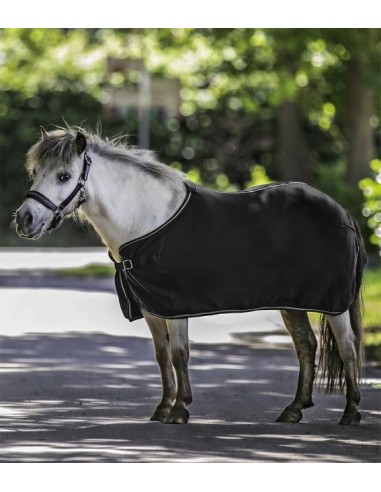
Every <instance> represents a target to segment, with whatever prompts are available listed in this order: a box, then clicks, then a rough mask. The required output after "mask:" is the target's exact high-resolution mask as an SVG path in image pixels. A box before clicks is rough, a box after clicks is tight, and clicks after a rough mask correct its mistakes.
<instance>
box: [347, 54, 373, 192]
mask: <svg viewBox="0 0 381 492" xmlns="http://www.w3.org/2000/svg"><path fill="white" fill-rule="evenodd" d="M348 94H349V101H348V105H349V108H348V117H349V121H348V156H347V183H348V184H349V185H351V186H353V187H356V188H357V185H358V182H359V181H360V179H362V178H364V177H365V176H369V174H370V170H369V162H370V160H371V159H372V157H373V150H374V149H373V129H372V127H371V125H370V118H371V117H372V115H373V110H374V100H373V92H372V90H371V89H370V88H369V87H367V86H366V85H365V82H364V70H363V66H362V64H361V63H360V62H359V61H357V60H351V62H350V63H349V74H348Z"/></svg>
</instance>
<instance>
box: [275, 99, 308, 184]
mask: <svg viewBox="0 0 381 492" xmlns="http://www.w3.org/2000/svg"><path fill="white" fill-rule="evenodd" d="M277 119H278V159H279V164H280V172H281V179H282V180H284V181H303V182H305V183H310V182H311V169H310V166H309V163H308V147H307V142H306V137H305V134H304V130H303V123H302V118H301V115H300V112H299V109H298V106H297V104H296V103H295V102H291V101H285V102H284V103H283V104H282V105H281V106H280V107H279V108H278V114H277Z"/></svg>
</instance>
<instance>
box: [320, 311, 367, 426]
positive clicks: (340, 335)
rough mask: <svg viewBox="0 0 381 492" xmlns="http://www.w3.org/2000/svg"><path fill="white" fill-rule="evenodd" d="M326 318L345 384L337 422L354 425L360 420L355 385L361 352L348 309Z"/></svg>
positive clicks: (356, 387) (358, 397) (358, 394)
mask: <svg viewBox="0 0 381 492" xmlns="http://www.w3.org/2000/svg"><path fill="white" fill-rule="evenodd" d="M327 320H328V323H329V327H330V328H331V330H332V333H333V336H334V338H335V340H336V343H337V348H338V351H339V354H340V358H341V361H342V363H343V369H344V377H345V384H346V399H347V405H346V407H345V411H344V414H343V416H342V417H341V420H340V422H339V424H341V425H356V424H359V423H360V420H361V414H360V412H359V403H360V391H359V389H358V385H357V379H358V377H359V374H358V372H359V369H358V367H359V365H360V363H359V361H358V358H360V357H361V354H360V353H358V352H359V351H358V350H356V336H355V334H354V332H353V329H352V325H351V319H350V315H349V311H345V313H343V314H340V315H339V316H328V315H327Z"/></svg>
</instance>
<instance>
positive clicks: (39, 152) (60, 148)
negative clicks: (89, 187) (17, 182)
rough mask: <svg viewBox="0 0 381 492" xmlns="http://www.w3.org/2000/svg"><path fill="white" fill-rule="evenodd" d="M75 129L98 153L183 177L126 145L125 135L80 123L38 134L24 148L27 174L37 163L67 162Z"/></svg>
mask: <svg viewBox="0 0 381 492" xmlns="http://www.w3.org/2000/svg"><path fill="white" fill-rule="evenodd" d="M78 131H80V132H81V133H83V135H85V137H86V140H87V148H88V149H89V150H90V151H93V152H94V153H96V154H98V155H99V156H101V157H105V158H108V159H110V160H112V161H118V162H124V163H126V164H130V165H133V166H136V167H138V168H139V169H141V170H142V171H144V172H146V173H148V174H150V175H151V176H154V177H156V178H159V179H163V180H167V181H174V180H176V181H178V180H181V179H182V176H183V175H182V173H180V172H179V171H177V170H176V169H174V168H171V167H169V166H167V165H166V164H163V163H161V162H160V161H159V160H158V159H157V157H156V155H155V153H154V152H152V151H150V150H144V149H139V148H137V147H133V146H131V145H128V143H127V137H126V136H122V137H121V136H119V137H114V138H102V137H101V136H100V134H99V133H92V132H90V131H88V130H86V129H84V128H80V127H68V128H62V127H58V128H57V129H56V130H53V131H50V132H48V133H47V134H46V135H45V136H44V137H41V138H40V139H39V140H38V141H37V142H36V143H35V144H34V145H33V146H32V147H31V148H30V149H29V151H28V152H27V161H26V169H27V171H28V172H29V174H33V171H34V169H35V167H36V166H37V164H39V163H44V162H47V161H52V160H53V161H57V162H59V163H63V164H66V165H70V164H71V162H72V161H73V160H74V157H75V155H76V146H75V139H76V136H77V132H78Z"/></svg>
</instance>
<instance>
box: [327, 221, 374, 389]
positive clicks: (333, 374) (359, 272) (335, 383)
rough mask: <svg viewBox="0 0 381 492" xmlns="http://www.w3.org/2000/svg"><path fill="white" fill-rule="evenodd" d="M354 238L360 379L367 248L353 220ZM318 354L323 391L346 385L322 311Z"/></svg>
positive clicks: (354, 314)
mask: <svg viewBox="0 0 381 492" xmlns="http://www.w3.org/2000/svg"><path fill="white" fill-rule="evenodd" d="M354 226H355V230H356V238H357V244H358V248H359V250H358V254H357V262H356V286H357V292H356V295H355V298H354V300H353V302H352V304H351V306H350V307H349V315H350V321H351V327H352V331H353V334H354V338H355V352H356V366H355V376H356V380H357V381H358V382H359V380H360V378H361V375H362V361H363V340H362V316H363V299H362V277H363V271H364V267H365V264H366V251H365V247H364V242H363V240H362V237H361V233H360V230H359V227H358V225H357V223H356V222H355V221H354ZM319 328H320V357H319V363H318V374H319V379H318V383H319V386H320V387H321V388H323V389H325V391H326V393H332V392H335V391H343V389H344V387H345V375H344V365H343V362H342V360H341V357H340V354H339V349H338V346H337V343H336V340H335V337H334V336H333V333H332V330H331V327H330V325H329V322H328V319H327V317H326V316H325V315H324V314H323V315H322V316H321V317H320V322H319Z"/></svg>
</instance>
